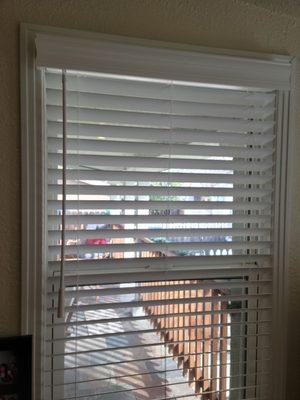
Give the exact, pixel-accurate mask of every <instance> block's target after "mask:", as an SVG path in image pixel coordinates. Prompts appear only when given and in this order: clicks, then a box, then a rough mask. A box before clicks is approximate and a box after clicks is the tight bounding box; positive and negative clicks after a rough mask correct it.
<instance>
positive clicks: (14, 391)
mask: <svg viewBox="0 0 300 400" xmlns="http://www.w3.org/2000/svg"><path fill="white" fill-rule="evenodd" d="M31 382H32V336H30V335H26V336H15V337H5V338H0V400H31V393H32V383H31Z"/></svg>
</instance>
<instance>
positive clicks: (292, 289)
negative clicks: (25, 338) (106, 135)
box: [0, 0, 300, 400]
mask: <svg viewBox="0 0 300 400" xmlns="http://www.w3.org/2000/svg"><path fill="white" fill-rule="evenodd" d="M296 3H298V6H297V4H296ZM20 22H30V23H36V24H44V25H53V26H60V27H68V28H75V29H83V30H90V31H97V32H103V33H113V34H119V35H126V36H135V37H141V38H147V39H159V40H165V41H174V42H181V43H190V44H197V45H205V46H213V47H221V48H222V47H223V48H229V49H238V50H240V49H241V50H253V51H261V52H268V53H272V52H274V53H282V54H289V55H293V56H296V57H298V58H299V57H300V5H299V2H298V0H281V1H280V0H273V1H272V0H252V1H250V0H249V1H246V0H0V160H1V165H0V210H1V213H0V254H1V257H0V335H11V334H18V333H19V332H20V317H21V316H20V290H21V283H20V275H21V271H20V241H21V238H20V226H21V214H20V202H21V187H20V183H21V182H20V172H21V171H20V168H21V167H20V141H21V137H20V123H19V73H18V69H19V64H18V63H19V58H18V51H19V47H18V28H19V23H20ZM296 85H297V90H296V100H297V109H296V114H297V123H298V124H297V125H296V138H295V146H294V165H293V171H292V172H293V178H292V180H293V185H294V190H293V198H292V200H293V214H292V221H293V223H292V224H291V226H290V232H291V242H290V246H289V249H290V253H289V260H290V265H289V279H290V282H289V362H288V391H289V396H288V399H289V400H296V399H299V398H300V389H299V394H298V387H299V383H300V379H299V378H300V359H299V358H300V357H299V350H298V351H297V349H299V347H300V104H299V103H300V101H299V95H300V69H299V68H298V71H297V79H296ZM297 394H298V395H297Z"/></svg>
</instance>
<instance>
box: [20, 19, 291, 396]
mask: <svg viewBox="0 0 300 400" xmlns="http://www.w3.org/2000/svg"><path fill="white" fill-rule="evenodd" d="M37 35H47V36H48V38H50V39H51V40H52V43H53V44H55V43H56V44H59V43H60V44H61V46H60V49H61V51H68V48H69V49H71V51H73V50H74V47H75V48H76V46H78V45H80V44H81V42H82V41H83V42H84V45H86V44H87V43H89V46H90V48H92V49H94V50H95V49H96V50H97V49H98V50H101V48H102V51H103V49H104V48H103V47H101V43H105V46H104V47H105V49H106V51H111V50H110V49H115V50H117V49H118V48H119V47H120V46H123V49H125V51H126V48H127V49H130V51H131V49H132V46H133V47H137V48H141V46H143V47H147V48H148V51H151V52H152V56H153V57H161V56H162V55H163V54H165V55H164V57H165V59H166V60H167V59H168V57H171V59H173V60H174V57H175V58H176V54H178V57H179V58H180V60H181V62H182V56H183V55H185V56H190V57H192V58H194V60H196V62H197V61H198V62H199V60H200V59H202V60H206V63H207V64H206V69H205V68H204V69H202V70H201V81H203V80H204V81H205V82H209V81H210V79H211V78H213V77H214V82H215V83H221V84H224V85H233V84H236V81H235V79H233V78H232V77H231V78H230V77H228V78H226V80H224V79H222V81H218V80H217V78H216V74H217V73H218V71H217V70H219V71H220V70H222V69H224V68H225V67H227V68H228V67H229V66H230V65H231V64H232V62H233V61H238V63H239V65H240V68H238V71H237V75H236V76H238V79H239V82H241V81H242V82H243V83H244V85H245V86H246V87H247V86H248V85H249V86H252V87H253V82H256V83H259V84H263V83H264V86H265V87H274V84H275V82H276V79H277V85H275V86H276V87H275V88H276V89H278V90H280V95H279V109H280V110H282V111H284V110H289V112H282V114H283V118H281V119H280V121H279V125H280V127H279V128H278V132H279V133H280V134H279V137H280V140H278V146H277V154H278V155H280V160H281V165H279V163H278V165H277V168H278V171H280V174H278V175H277V182H276V193H275V196H277V198H278V209H277V211H276V218H275V232H277V236H276V238H274V243H275V248H274V254H276V255H277V257H276V260H275V262H274V291H273V293H274V308H273V320H274V323H273V346H274V349H276V352H273V353H274V354H273V355H274V358H273V367H274V371H273V389H274V391H273V394H270V399H272V400H284V399H285V398H286V384H285V380H286V348H287V346H286V338H287V332H286V330H287V275H288V274H287V267H288V243H289V239H288V226H289V221H290V214H291V213H290V198H291V195H290V192H291V184H290V182H291V171H292V162H293V160H292V157H291V155H292V148H293V146H292V143H291V142H292V140H293V135H292V132H293V131H294V129H293V128H294V127H293V121H294V118H293V98H294V93H293V87H294V68H295V62H294V60H292V59H291V58H289V57H286V56H274V55H270V54H257V53H249V52H240V51H232V50H230V51H229V50H221V49H209V48H205V47H198V46H191V45H179V44H174V43H165V42H158V41H149V40H142V39H131V38H123V37H118V36H110V35H103V34H97V33H90V32H80V31H76V30H66V29H61V28H53V27H45V26H37V25H30V24H22V25H21V29H20V79H21V135H22V308H21V310H22V333H23V334H33V335H34V346H33V352H34V354H33V356H34V357H33V359H34V365H33V368H34V369H33V370H34V371H35V373H34V376H33V398H34V399H40V398H42V396H41V391H40V389H41V376H40V374H39V371H40V369H41V368H40V366H41V364H40V363H41V357H42V347H41V346H40V347H39V343H41V338H42V335H43V332H42V321H41V316H42V291H43V285H42V282H43V280H42V274H43V271H42V268H41V266H44V265H45V263H44V262H43V260H44V255H43V251H42V245H41V244H42V237H43V229H44V227H43V226H42V224H41V221H42V215H43V196H42V193H43V192H44V190H43V187H42V185H43V171H41V169H42V168H41V166H42V165H43V162H42V154H43V152H42V150H43V145H44V140H43V134H42V133H43V126H42V120H43V118H42V115H41V109H42V108H41V101H42V93H41V87H40V76H39V71H37V70H36V67H35V65H36V64H35V63H36V59H35V58H36V50H35V39H36V36H37ZM57 39H58V40H57ZM62 39H64V40H63V41H62ZM96 54H97V52H96ZM131 54H134V51H133V53H131ZM213 60H218V65H219V67H218V69H216V68H215V69H212V68H211V65H212V64H211V63H212V62H213ZM79 61H80V60H79ZM79 61H78V58H76V57H75V59H74V60H73V66H74V67H77V68H78V67H79V64H78V62H79ZM98 62H99V55H97V56H96V57H95V58H94V59H93V60H92V63H91V64H90V66H87V69H89V70H95V63H98ZM249 63H250V65H251V66H252V72H253V74H250V75H249V73H248V72H249V71H247V65H248V66H249ZM154 64H155V63H154ZM55 66H56V67H57V66H58V65H57V63H55ZM61 66H64V65H63V64H62V65H61ZM195 66H197V65H196V64H195V63H193V66H192V68H194V69H195ZM268 66H269V68H271V70H272V71H273V72H272V73H271V74H269V79H268V80H266V78H267V75H266V71H267V70H268ZM152 67H153V65H150V67H149V68H150V69H149V70H151V68H152ZM189 67H190V66H189ZM153 68H154V67H153ZM180 68H183V64H182V63H181V65H180ZM245 68H246V73H245ZM266 68H267V69H266ZM149 70H147V71H146V72H145V74H149ZM162 70H163V69H162ZM153 71H154V69H153ZM278 71H279V72H278ZM287 71H288V74H287ZM235 72H236V71H235ZM282 72H283V79H282V80H279V81H280V82H279V83H278V76H280V74H282ZM172 73H173V74H174V78H175V77H176V76H178V74H179V73H180V71H179V70H178V69H177V70H176V68H175V69H173V70H172ZM184 73H187V72H186V71H185V72H184ZM176 74H177V75H176ZM264 74H265V75H264ZM181 76H183V77H184V74H183V75H182V74H181ZM186 76H187V75H186ZM258 76H260V77H261V80H259V79H258ZM161 77H163V72H162V74H161ZM193 77H194V78H195V79H196V80H197V79H199V80H200V76H199V74H198V75H197V73H196V72H195V74H194V75H193ZM197 77H198V78H197ZM272 85H273V86H272ZM280 141H281V143H280ZM278 328H279V329H278Z"/></svg>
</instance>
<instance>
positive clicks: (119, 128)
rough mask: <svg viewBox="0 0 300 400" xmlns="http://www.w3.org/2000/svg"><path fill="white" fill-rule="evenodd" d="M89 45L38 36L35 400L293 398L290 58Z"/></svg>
mask: <svg viewBox="0 0 300 400" xmlns="http://www.w3.org/2000/svg"><path fill="white" fill-rule="evenodd" d="M74 35H75V36H73V35H72V34H71V33H68V32H57V31H51V30H49V31H47V30H46V34H45V33H43V32H41V31H40V30H38V29H37V28H32V27H31V28H27V29H26V32H25V37H26V38H27V44H28V46H29V48H27V49H24V51H25V52H26V54H28V51H29V50H30V49H34V48H36V58H35V57H32V58H27V69H24V73H25V78H26V79H27V80H28V81H29V82H30V83H31V84H32V89H31V90H33V89H34V86H33V81H34V82H35V93H31V97H32V99H31V103H30V99H29V102H28V104H29V106H31V107H32V106H33V105H34V106H35V114H36V115H35V118H36V119H35V121H36V122H35V124H36V125H35V128H33V129H34V135H33V136H30V137H29V135H28V136H26V138H27V139H28V142H25V144H24V148H25V150H24V151H25V154H26V156H27V158H26V160H27V169H26V175H25V178H26V179H27V180H26V181H25V183H24V190H25V193H27V194H29V193H30V196H31V197H30V198H29V197H28V196H27V197H25V200H24V209H26V210H25V211H26V220H27V225H26V226H25V227H26V229H27V233H29V232H30V229H33V228H34V227H36V228H37V231H36V232H35V233H34V235H33V236H32V235H27V236H26V238H25V239H24V251H25V255H27V257H26V260H27V262H26V263H25V266H24V269H25V271H26V274H24V276H25V279H24V287H25V291H24V296H23V301H24V304H25V305H24V310H25V313H26V312H27V314H25V315H24V323H23V325H24V330H25V331H26V332H32V333H33V334H34V338H35V346H36V347H35V360H36V366H37V368H36V370H37V373H36V376H35V390H36V396H37V398H38V397H39V396H40V397H41V398H44V399H51V400H58V399H87V398H88V399H93V398H94V399H98V398H101V399H104V400H105V399H107V400H108V399H114V398H117V397H119V398H121V399H151V400H163V399H165V400H166V399H190V398H191V399H193V398H195V399H196V398H200V399H209V400H229V399H230V400H233V399H245V400H246V399H248V400H250V399H253V400H254V399H273V398H278V399H279V398H280V399H282V398H283V397H276V396H278V395H280V396H281V393H282V392H283V390H284V385H283V383H281V382H282V372H281V375H280V371H279V370H280V369H282V367H283V365H284V339H283V338H282V337H281V335H279V334H278V332H276V331H275V330H276V327H277V329H278V327H279V326H280V325H279V324H282V323H283V315H282V314H283V302H282V301H280V299H279V297H278V295H279V293H283V289H284V282H283V281H281V280H280V274H281V277H283V276H284V275H283V274H284V262H283V257H284V246H279V245H278V243H279V240H282V241H283V242H282V244H283V245H284V237H283V236H282V235H283V231H282V230H283V229H284V227H285V217H284V215H285V207H286V206H285V197H284V196H283V194H284V193H285V186H286V180H285V178H284V176H285V174H286V169H285V167H284V165H285V162H286V154H285V152H286V149H287V116H288V114H287V109H288V102H289V78H290V65H289V62H288V60H287V59H285V58H283V57H278V58H276V59H275V58H274V59H267V58H263V57H262V58H260V59H257V58H256V59H255V58H250V57H246V56H244V57H237V56H235V57H234V56H222V55H216V54H209V53H208V52H206V53H205V52H204V50H203V52H202V53H201V52H199V50H198V49H188V50H186V49H184V50H183V49H174V48H173V49H172V48H167V45H166V44H161V45H160V46H161V47H159V44H156V45H154V44H153V43H144V44H143V45H142V44H141V43H140V42H138V41H137V42H136V41H128V42H125V43H122V41H120V39H119V38H114V37H106V36H105V37H102V38H101V39H99V40H97V39H96V38H94V37H92V38H90V39H89V38H85V39H82V38H78V37H76V34H74ZM30 46H32V47H30ZM163 46H164V47H165V48H163ZM30 60H31V61H30ZM30 62H31V63H32V64H30ZM27 90H28V86H27ZM26 93H27V92H26V91H24V92H23V94H26ZM31 110H33V109H30V107H29V108H28V107H27V113H25V117H26V118H29V117H30V118H32V116H33V113H34V111H31ZM31 123H32V120H31ZM33 126H34V125H33ZM24 129H25V128H24ZM26 132H27V134H28V131H26V129H25V133H26ZM28 157H29V158H28ZM31 157H33V158H31ZM33 172H34V174H33ZM34 186H35V187H34ZM33 187H34V189H33ZM32 190H33V191H32ZM41 193H42V196H41V195H40V194H41ZM29 199H30V200H31V202H30V203H29ZM31 232H32V231H31ZM26 241H27V242H26ZM30 248H31V249H34V256H32V255H31V256H29V255H28V252H29V249H30ZM30 257H33V258H32V260H34V263H33V264H32V265H31V266H29V259H30ZM27 264H28V265H27ZM33 276H34V277H35V279H34V281H33V279H30V278H31V277H33ZM33 304H36V308H35V312H34V313H33V315H30V313H29V310H30V306H31V307H32V306H33ZM59 304H62V309H63V313H61V314H59V308H60V306H59ZM275 349H276V351H275ZM276 363H281V364H280V365H277V364H276ZM274 364H276V365H277V367H278V370H277V369H276V368H274ZM280 366H281V367H280ZM275 376H276V377H277V378H278V383H277V384H276V385H275V386H276V394H275V395H274V393H275V392H274V393H273V392H272V391H273V390H275V389H274V386H273V381H272V380H273V379H274V377H275ZM271 383H272V384H271Z"/></svg>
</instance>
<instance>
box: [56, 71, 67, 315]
mask: <svg viewBox="0 0 300 400" xmlns="http://www.w3.org/2000/svg"><path fill="white" fill-rule="evenodd" d="M66 153H67V107H66V70H65V69H63V70H62V164H63V165H62V212H61V255H60V279H59V290H58V308H57V317H58V318H63V317H64V315H65V277H64V261H65V230H66V229H65V228H66V221H65V216H66V156H67V154H66Z"/></svg>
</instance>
